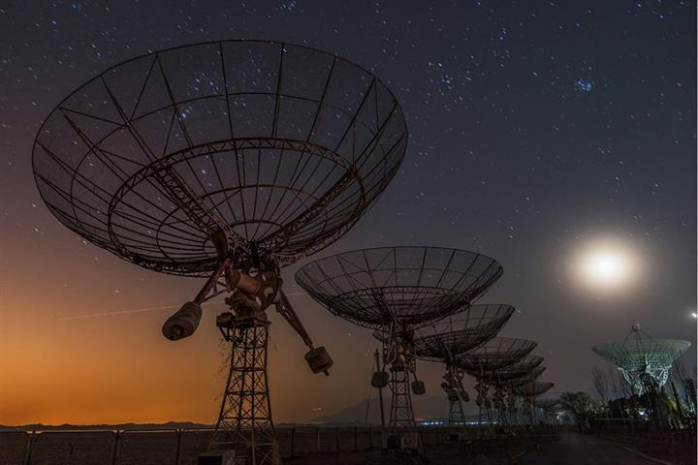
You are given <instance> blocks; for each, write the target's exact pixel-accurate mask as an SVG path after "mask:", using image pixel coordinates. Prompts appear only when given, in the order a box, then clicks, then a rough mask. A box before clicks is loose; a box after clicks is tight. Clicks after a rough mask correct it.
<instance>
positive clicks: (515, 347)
mask: <svg viewBox="0 0 698 465" xmlns="http://www.w3.org/2000/svg"><path fill="white" fill-rule="evenodd" d="M536 346H537V344H536V343H535V342H533V341H528V340H526V339H515V338H510V337H495V338H494V339H490V340H489V341H487V342H486V343H485V344H483V345H482V346H480V347H478V348H477V349H475V350H472V351H470V352H466V353H464V354H462V355H460V356H458V359H457V364H458V365H459V366H460V367H461V368H463V369H464V370H465V371H467V372H468V373H470V374H471V375H473V376H475V377H477V378H486V377H487V376H488V375H489V374H491V373H493V372H495V371H497V370H501V369H502V368H505V367H508V366H510V365H513V364H515V363H517V362H519V361H520V360H522V359H523V358H524V357H526V356H527V355H528V354H530V353H531V352H532V351H533V349H535V348H536Z"/></svg>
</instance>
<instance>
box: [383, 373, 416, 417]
mask: <svg viewBox="0 0 698 465" xmlns="http://www.w3.org/2000/svg"><path fill="white" fill-rule="evenodd" d="M390 371H391V377H390V390H391V391H392V402H391V404H390V423H389V426H390V427H391V428H396V427H397V428H402V427H411V428H414V427H416V423H415V421H414V412H413V411H412V398H411V397H410V377H409V372H408V371H407V370H406V369H399V368H398V369H395V368H393V369H391V370H390Z"/></svg>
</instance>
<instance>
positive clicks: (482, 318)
mask: <svg viewBox="0 0 698 465" xmlns="http://www.w3.org/2000/svg"><path fill="white" fill-rule="evenodd" d="M513 313H514V307H512V306H511V305H504V304H485V305H473V306H471V307H470V308H468V309H467V310H465V311H464V312H461V313H459V314H457V315H453V316H449V317H447V318H445V319H443V320H441V321H439V322H437V323H434V324H431V325H428V326H424V327H422V328H420V329H418V330H417V331H416V335H415V340H414V348H415V355H416V356H417V358H418V359H421V360H426V361H431V362H441V363H443V364H444V366H445V368H446V370H445V373H444V375H443V382H442V383H441V388H442V389H443V390H444V392H445V393H446V396H447V397H448V402H449V410H448V424H449V426H463V425H465V414H464V413H463V404H462V402H461V400H462V401H464V402H468V401H469V400H470V396H469V395H468V393H467V391H466V390H465V388H464V387H463V377H464V375H465V371H464V370H463V369H462V368H460V367H459V366H458V365H457V364H456V357H457V356H458V355H461V354H463V353H466V352H468V351H470V350H472V349H474V348H476V347H478V346H480V345H482V344H484V343H485V342H487V341H489V340H490V339H492V338H493V337H495V336H496V335H497V333H499V331H500V330H501V329H502V328H503V327H504V325H505V324H506V323H507V322H508V321H509V318H510V317H511V315H512V314H513Z"/></svg>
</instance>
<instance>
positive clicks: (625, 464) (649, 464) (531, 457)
mask: <svg viewBox="0 0 698 465" xmlns="http://www.w3.org/2000/svg"><path fill="white" fill-rule="evenodd" d="M518 463H519V464H520V465H558V464H560V465H657V463H660V462H656V461H653V460H649V459H645V458H642V457H641V456H639V455H637V454H634V453H632V452H630V451H628V450H626V449H624V448H622V447H621V446H617V445H615V444H612V443H609V442H608V441H604V440H602V439H598V438H595V437H593V436H586V435H581V434H567V435H564V436H563V437H562V438H561V439H560V440H559V441H555V442H552V443H550V444H548V445H545V446H543V447H542V449H541V450H537V451H531V452H527V453H525V454H524V455H523V456H521V457H520V458H519V462H518Z"/></svg>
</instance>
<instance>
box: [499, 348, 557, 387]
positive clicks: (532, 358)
mask: <svg viewBox="0 0 698 465" xmlns="http://www.w3.org/2000/svg"><path fill="white" fill-rule="evenodd" d="M543 360H544V359H543V357H539V356H538V355H528V356H526V357H524V358H523V359H522V360H521V361H519V362H517V363H515V364H513V365H509V366H506V367H504V368H500V369H498V370H495V371H494V372H492V373H491V374H489V375H488V377H489V378H490V379H492V381H493V383H495V384H501V385H506V384H508V383H509V382H510V381H514V380H518V379H520V378H522V377H525V376H527V375H528V374H529V373H531V372H532V371H533V370H534V369H535V368H536V367H538V366H539V365H540V364H541V363H543Z"/></svg>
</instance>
